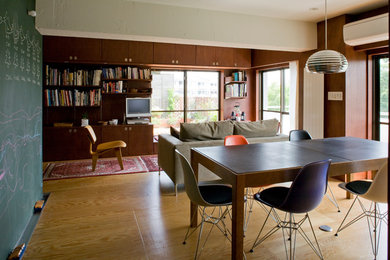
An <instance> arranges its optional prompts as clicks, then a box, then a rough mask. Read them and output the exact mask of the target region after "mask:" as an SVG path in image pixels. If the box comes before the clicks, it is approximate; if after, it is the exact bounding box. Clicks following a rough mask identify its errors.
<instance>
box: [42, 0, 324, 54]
mask: <svg viewBox="0 0 390 260" xmlns="http://www.w3.org/2000/svg"><path fill="white" fill-rule="evenodd" d="M36 11H37V17H36V27H37V29H38V30H39V31H40V32H41V34H43V35H63V36H81V37H92V38H111V39H124V40H144V41H156V42H173V43H189V44H198V45H215V46H226V47H242V48H253V49H268V50H284V51H305V50H311V49H316V46H317V26H316V24H315V23H308V22H301V21H292V20H284V19H277V18H268V17H260V16H253V15H243V14H234V13H228V12H220V11H211V10H204V9H194V8H186V7H173V6H167V5H157V4H149V3H139V2H132V1H126V0H36Z"/></svg>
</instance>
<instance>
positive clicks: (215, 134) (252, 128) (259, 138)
mask: <svg viewBox="0 0 390 260" xmlns="http://www.w3.org/2000/svg"><path fill="white" fill-rule="evenodd" d="M278 129H279V122H278V121H277V120H276V119H272V120H264V121H257V122H235V121H219V122H208V123H198V124H195V123H182V124H181V125H180V132H179V133H177V132H176V131H175V129H173V128H171V134H161V135H159V139H158V164H159V166H160V168H161V169H162V170H163V171H164V172H165V173H166V174H167V175H168V176H169V178H170V179H171V180H172V181H173V183H174V185H175V192H177V185H178V184H182V183H183V182H184V179H183V172H182V170H181V168H180V165H179V158H178V157H177V155H176V154H175V149H177V150H178V151H179V152H181V153H182V154H183V155H184V156H185V157H186V158H187V159H188V160H189V161H191V158H190V150H191V148H193V147H204V146H219V145H224V138H225V136H227V135H233V134H241V135H244V136H245V137H246V138H247V140H248V142H249V143H264V142H279V141H287V140H288V136H287V135H283V134H277V132H278ZM198 178H199V181H200V182H210V181H212V182H215V181H222V180H220V179H219V177H218V176H217V175H215V174H213V173H212V172H210V171H209V170H208V169H206V168H204V167H203V166H202V165H200V166H199V175H198Z"/></svg>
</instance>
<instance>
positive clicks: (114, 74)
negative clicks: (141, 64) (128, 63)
mask: <svg viewBox="0 0 390 260" xmlns="http://www.w3.org/2000/svg"><path fill="white" fill-rule="evenodd" d="M102 76H103V78H104V79H152V74H151V72H150V69H142V68H137V67H127V68H123V67H116V68H103V72H102Z"/></svg>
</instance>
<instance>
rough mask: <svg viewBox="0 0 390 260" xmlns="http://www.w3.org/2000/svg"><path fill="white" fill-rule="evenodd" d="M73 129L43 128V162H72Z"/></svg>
mask: <svg viewBox="0 0 390 260" xmlns="http://www.w3.org/2000/svg"><path fill="white" fill-rule="evenodd" d="M72 133H73V127H44V128H43V161H46V162H47V161H63V160H72V159H74V158H73V155H74V154H73V151H74V147H73V143H74V140H73V138H72V136H73V135H72Z"/></svg>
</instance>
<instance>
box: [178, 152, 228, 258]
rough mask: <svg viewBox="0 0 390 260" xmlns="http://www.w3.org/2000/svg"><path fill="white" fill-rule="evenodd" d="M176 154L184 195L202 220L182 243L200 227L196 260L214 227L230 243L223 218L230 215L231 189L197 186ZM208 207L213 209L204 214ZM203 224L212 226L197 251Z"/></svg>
mask: <svg viewBox="0 0 390 260" xmlns="http://www.w3.org/2000/svg"><path fill="white" fill-rule="evenodd" d="M176 153H177V155H178V156H179V158H180V164H181V167H182V169H183V173H184V187H185V190H186V193H187V195H188V197H189V199H190V200H191V201H192V202H193V203H195V204H197V205H198V212H199V214H200V216H201V218H202V220H201V222H200V224H199V225H198V226H197V227H196V228H195V229H194V230H193V231H192V232H190V227H189V228H188V229H187V233H186V235H185V238H184V241H183V244H186V241H187V238H188V237H189V236H191V235H192V234H193V233H194V232H195V230H197V229H198V228H199V227H200V230H199V234H198V241H197V244H196V251H195V257H194V259H198V258H199V257H200V254H201V252H202V249H203V247H204V246H205V244H206V242H207V239H208V237H209V235H210V233H211V231H212V229H213V228H214V227H217V228H218V229H219V230H220V231H221V232H222V233H223V234H224V236H225V237H226V238H227V239H228V240H229V241H231V232H230V231H229V230H228V229H227V227H226V225H225V222H224V218H225V217H226V215H229V214H230V213H229V206H230V205H231V204H232V188H231V187H230V186H228V185H223V184H209V185H206V184H205V185H198V182H197V181H196V178H195V175H194V171H193V170H192V168H191V165H190V164H189V162H188V161H187V159H186V158H185V157H184V156H183V155H182V154H181V153H180V152H179V151H177V150H176ZM210 207H212V208H213V209H211V210H210V212H206V208H210ZM229 216H230V215H229ZM191 222H192V221H191ZM204 223H210V224H212V227H211V228H210V231H209V233H208V234H207V236H206V240H205V241H204V243H203V245H202V247H201V249H200V251H199V245H200V240H201V236H202V231H203V226H204ZM198 251H199V254H198Z"/></svg>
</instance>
